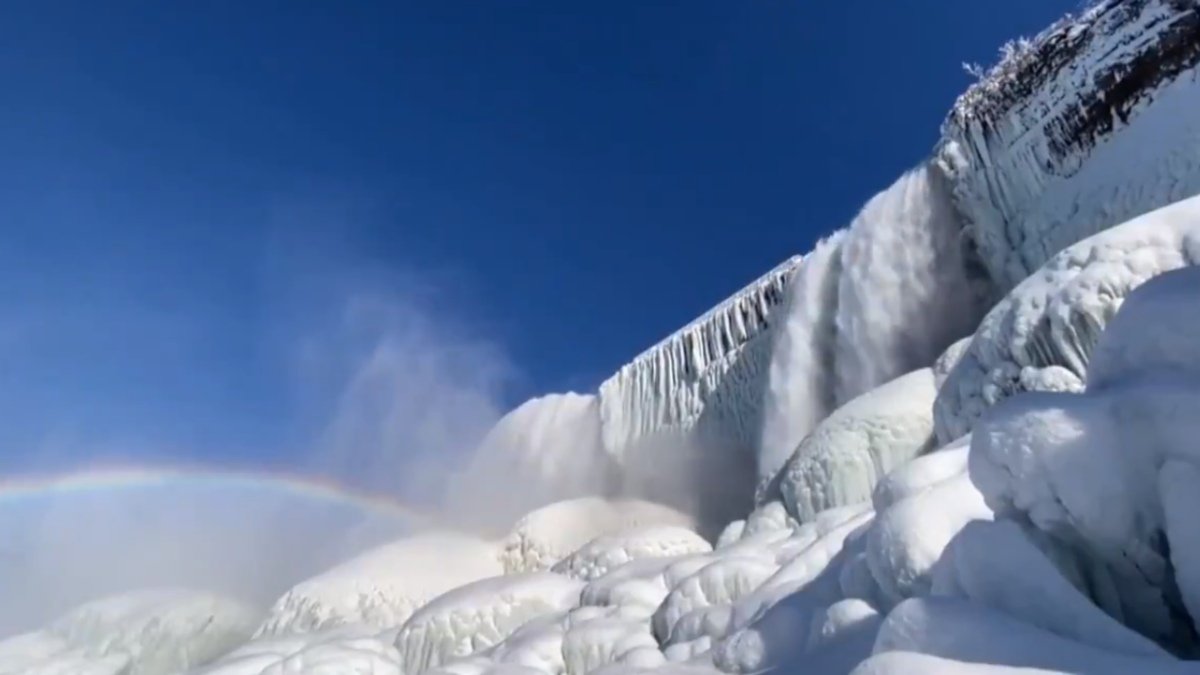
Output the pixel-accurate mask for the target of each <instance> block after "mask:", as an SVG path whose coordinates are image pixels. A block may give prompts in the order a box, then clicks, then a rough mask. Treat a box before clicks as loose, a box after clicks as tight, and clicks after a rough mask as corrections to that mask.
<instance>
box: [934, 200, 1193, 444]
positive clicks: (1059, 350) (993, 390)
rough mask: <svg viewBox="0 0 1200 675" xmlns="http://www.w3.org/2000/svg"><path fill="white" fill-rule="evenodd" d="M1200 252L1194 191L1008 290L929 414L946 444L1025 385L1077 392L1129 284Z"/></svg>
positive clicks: (1073, 250)
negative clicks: (1091, 357)
mask: <svg viewBox="0 0 1200 675" xmlns="http://www.w3.org/2000/svg"><path fill="white" fill-rule="evenodd" d="M1196 261H1200V197H1193V198H1190V199H1186V200H1183V201H1181V202H1178V203H1175V204H1171V205H1169V206H1166V207H1164V208H1162V209H1159V210H1157V211H1153V212H1151V213H1148V214H1145V215H1143V216H1141V217H1138V218H1135V219H1133V220H1131V221H1129V222H1127V223H1124V224H1122V225H1120V226H1118V227H1114V228H1112V229H1109V230H1105V231H1104V232H1101V233H1100V234H1097V235H1095V236H1092V237H1090V238H1088V239H1086V240H1084V241H1081V242H1079V243H1077V244H1075V245H1073V246H1071V247H1069V248H1067V249H1066V250H1064V251H1062V252H1061V253H1059V254H1057V255H1055V256H1054V257H1053V258H1052V259H1050V261H1049V262H1047V263H1046V264H1045V266H1043V267H1042V269H1040V270H1039V271H1038V272H1037V273H1036V274H1033V275H1032V276H1030V277H1029V278H1028V279H1026V280H1025V281H1024V282H1022V283H1021V284H1020V285H1019V286H1017V288H1015V289H1014V290H1013V291H1012V292H1011V293H1009V294H1008V296H1007V297H1005V298H1004V300H1003V301H1001V302H1000V303H999V304H998V305H997V306H996V307H995V308H994V309H992V311H991V312H989V313H988V315H987V317H985V318H984V320H983V323H982V324H981V325H980V327H979V330H978V331H976V333H975V337H974V339H972V340H971V345H970V347H968V349H967V351H966V353H965V354H963V355H962V358H961V359H960V360H959V362H958V364H957V365H956V366H955V367H954V368H953V370H951V372H950V374H949V375H948V376H947V378H946V381H945V382H944V383H943V385H942V387H941V389H940V390H939V391H938V396H937V402H936V404H935V406H934V418H935V423H936V430H937V435H938V439H939V440H940V441H941V442H943V443H947V442H949V441H951V440H953V439H955V438H958V437H959V436H962V435H963V434H965V433H967V432H969V431H970V430H971V428H972V426H973V425H974V423H975V420H977V419H978V418H979V416H980V415H982V414H983V412H984V411H985V410H987V409H988V408H989V407H991V406H993V405H995V404H996V403H998V402H999V401H1001V400H1003V399H1004V398H1006V397H1008V396H1011V395H1013V394H1015V393H1018V392H1022V391H1080V390H1081V389H1082V388H1083V382H1084V378H1086V377H1087V372H1088V361H1089V358H1090V356H1091V352H1092V349H1093V347H1094V346H1095V344H1096V341H1097V339H1098V338H1099V336H1100V333H1101V332H1102V331H1103V330H1104V327H1105V325H1107V323H1108V322H1109V320H1111V319H1112V317H1113V315H1114V314H1116V312H1117V310H1118V309H1119V308H1120V307H1121V302H1122V301H1123V300H1124V298H1125V296H1126V295H1128V294H1129V293H1130V292H1131V291H1132V290H1133V289H1134V288H1136V287H1137V286H1139V285H1140V284H1142V283H1144V282H1145V281H1146V280H1147V279H1149V278H1151V277H1153V276H1155V275H1158V274H1161V273H1163V272H1166V271H1169V270H1173V269H1177V268H1180V267H1185V266H1190V265H1193V264H1194V263H1195V262H1196Z"/></svg>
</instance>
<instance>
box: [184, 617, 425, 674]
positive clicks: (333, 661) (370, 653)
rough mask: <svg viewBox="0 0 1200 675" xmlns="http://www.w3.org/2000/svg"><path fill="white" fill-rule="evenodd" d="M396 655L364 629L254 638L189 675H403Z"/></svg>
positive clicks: (370, 631)
mask: <svg viewBox="0 0 1200 675" xmlns="http://www.w3.org/2000/svg"><path fill="white" fill-rule="evenodd" d="M402 672H403V671H402V670H401V669H400V653H399V652H398V651H397V650H396V648H395V647H394V646H393V645H392V644H391V641H390V640H387V639H384V638H382V637H380V636H378V635H376V634H375V632H374V630H373V629H371V628H369V627H366V626H354V625H346V626H340V627H338V628H334V629H330V630H326V631H321V632H315V633H307V634H304V635H288V636H275V637H266V638H258V639H256V640H254V641H253V642H250V643H248V644H246V645H244V646H242V647H240V648H239V649H237V650H235V651H233V652H231V653H230V654H229V655H227V656H225V657H224V658H222V659H220V660H218V661H216V662H214V663H213V664H212V665H210V666H208V667H206V668H201V669H199V670H197V671H192V673H191V674H190V675H292V674H293V673H294V674H296V675H401V673H402Z"/></svg>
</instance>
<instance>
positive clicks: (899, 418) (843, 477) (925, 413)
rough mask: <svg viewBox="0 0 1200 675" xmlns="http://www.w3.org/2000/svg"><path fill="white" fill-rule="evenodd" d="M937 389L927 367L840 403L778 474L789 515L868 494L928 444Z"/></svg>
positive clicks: (808, 514)
mask: <svg viewBox="0 0 1200 675" xmlns="http://www.w3.org/2000/svg"><path fill="white" fill-rule="evenodd" d="M935 393H936V392H935V390H934V388H933V374H932V373H931V372H930V370H929V369H928V368H925V369H922V370H917V371H914V372H912V373H909V374H907V375H904V376H902V377H899V378H897V379H895V380H892V381H891V382H889V383H887V384H885V385H883V386H881V387H879V388H877V389H874V390H872V391H870V392H868V393H866V394H864V395H862V396H859V397H858V398H856V399H854V400H853V401H850V402H849V403H847V404H846V405H844V406H842V407H840V408H838V409H837V410H836V411H834V413H833V414H832V415H830V416H829V417H827V418H826V419H825V420H824V421H822V422H821V424H820V425H818V426H817V428H816V429H815V430H813V432H812V433H811V434H809V435H808V436H807V437H805V439H804V440H803V441H801V443H800V445H799V447H797V448H796V451H795V453H794V454H793V456H792V459H791V460H789V461H788V464H787V466H786V467H785V468H784V470H783V475H782V478H781V480H780V485H779V488H780V492H781V493H782V495H783V500H784V503H785V504H786V505H787V507H788V511H789V513H790V514H791V515H792V517H794V518H796V520H798V521H800V522H805V521H808V520H812V518H813V517H814V516H815V515H816V514H817V513H818V512H820V511H824V510H826V509H828V508H832V507H837V506H848V505H851V504H856V503H859V502H864V501H867V500H869V499H870V498H871V492H872V491H873V490H874V489H875V484H876V483H877V482H878V481H879V479H881V478H882V477H883V476H884V475H885V474H886V473H887V472H889V471H891V470H892V469H893V468H895V467H897V466H899V465H900V464H902V463H904V462H906V461H908V460H910V459H912V458H913V457H915V456H917V455H919V454H921V453H922V452H924V451H926V450H928V449H929V448H930V447H931V443H932V432H933V417H932V413H931V406H932V404H933V400H934V395H935Z"/></svg>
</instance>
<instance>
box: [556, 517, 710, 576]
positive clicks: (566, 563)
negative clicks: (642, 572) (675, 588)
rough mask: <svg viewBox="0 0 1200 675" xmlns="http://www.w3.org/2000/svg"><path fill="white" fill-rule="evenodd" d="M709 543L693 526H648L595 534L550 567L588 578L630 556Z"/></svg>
mask: <svg viewBox="0 0 1200 675" xmlns="http://www.w3.org/2000/svg"><path fill="white" fill-rule="evenodd" d="M711 550H712V545H711V544H709V543H708V542H707V541H705V540H704V539H703V538H701V537H700V535H698V534H696V533H695V532H693V531H692V530H689V529H687V528H683V527H678V526H674V527H671V526H651V527H639V528H635V529H630V530H624V531H622V532H620V533H617V534H607V535H601V536H599V537H596V538H595V539H593V540H591V541H590V542H588V543H587V544H585V545H584V546H583V547H582V548H580V549H579V550H577V551H575V552H574V553H572V554H571V555H569V556H567V557H566V558H563V559H562V560H560V561H559V562H558V563H556V564H555V565H554V567H553V568H552V571H554V572H558V573H559V574H565V575H567V576H569V577H572V578H575V579H581V580H583V581H591V580H593V579H598V578H600V577H602V576H604V575H605V574H607V573H608V572H609V571H611V570H614V569H616V568H618V567H620V566H621V565H624V564H625V563H627V562H630V561H631V560H638V559H641V558H668V557H674V556H682V555H689V554H692V553H707V552H709V551H711Z"/></svg>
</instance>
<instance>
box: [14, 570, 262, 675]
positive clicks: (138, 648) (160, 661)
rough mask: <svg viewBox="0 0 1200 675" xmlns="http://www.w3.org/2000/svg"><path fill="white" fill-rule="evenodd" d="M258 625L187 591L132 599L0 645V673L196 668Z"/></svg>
mask: <svg viewBox="0 0 1200 675" xmlns="http://www.w3.org/2000/svg"><path fill="white" fill-rule="evenodd" d="M258 619H259V617H258V615H257V613H256V612H254V611H252V610H251V609H249V608H247V607H245V606H243V605H241V604H240V603H238V602H235V601H233V600H230V599H227V598H223V597H220V596H216V595H212V594H209V593H200V592H193V591H187V590H175V589H164V590H153V591H149V590H147V591H139V592H136V593H128V594H124V595H118V596H112V597H109V598H104V599H101V600H97V601H95V602H91V603H88V604H86V605H83V606H81V607H79V608H77V609H75V610H73V611H71V612H69V613H67V614H66V615H64V616H63V617H61V618H60V619H58V620H57V621H55V622H53V623H52V624H51V625H50V626H48V627H47V628H45V629H43V630H41V631H39V632H36V633H30V634H26V635H22V636H18V637H15V638H10V639H8V640H4V641H0V673H3V674H4V675H35V674H38V673H44V674H46V675H50V674H51V673H62V674H63V675H66V674H67V673H70V674H72V675H74V674H76V673H78V674H81V675H82V674H88V675H101V674H103V675H160V674H162V675H165V674H166V673H174V672H178V671H181V670H186V669H188V668H192V667H196V666H201V665H204V664H205V663H207V662H209V661H211V660H213V659H215V658H217V657H218V656H220V655H222V654H224V653H225V652H227V651H229V650H230V649H232V648H233V647H234V646H236V645H238V644H240V643H242V642H243V641H245V640H246V639H247V638H249V637H250V634H251V632H252V631H253V630H254V626H255V624H256V623H257V621H258Z"/></svg>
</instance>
